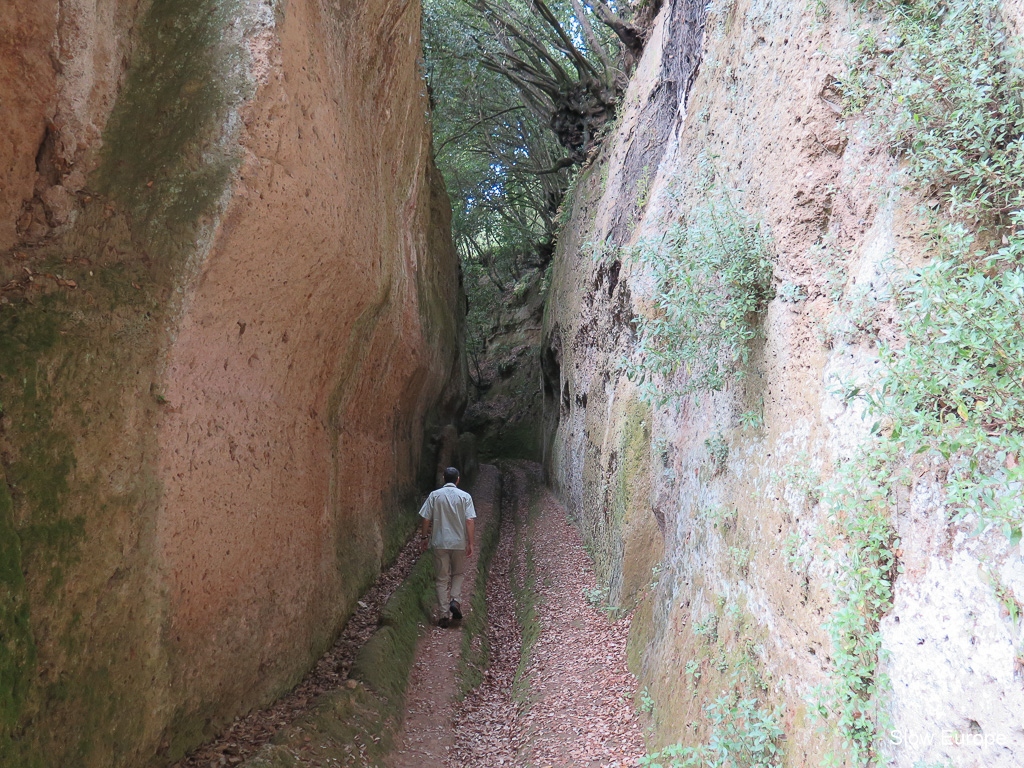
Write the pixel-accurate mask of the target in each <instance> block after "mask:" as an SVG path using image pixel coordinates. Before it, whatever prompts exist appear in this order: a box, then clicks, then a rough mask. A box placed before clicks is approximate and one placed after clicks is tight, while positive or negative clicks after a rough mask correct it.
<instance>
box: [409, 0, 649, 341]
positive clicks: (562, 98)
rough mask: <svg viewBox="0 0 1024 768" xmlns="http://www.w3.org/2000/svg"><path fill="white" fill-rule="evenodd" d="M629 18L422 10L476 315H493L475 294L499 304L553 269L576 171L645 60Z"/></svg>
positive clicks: (561, 6) (553, 2)
mask: <svg viewBox="0 0 1024 768" xmlns="http://www.w3.org/2000/svg"><path fill="white" fill-rule="evenodd" d="M632 17H633V10H632V8H630V7H628V6H623V7H622V8H618V7H616V6H615V5H614V4H610V3H607V2H604V0H425V2H424V16H423V44H424V68H425V74H426V77H427V82H428V87H429V90H430V97H431V107H432V111H433V124H434V147H435V155H436V161H437V164H438V166H439V168H440V169H441V171H442V173H443V174H444V176H445V180H446V182H447V184H448V189H449V194H450V196H451V200H452V209H453V235H454V237H455V242H456V247H457V248H458V250H459V253H460V256H461V258H462V260H463V265H464V269H465V271H466V273H467V278H468V280H467V283H468V285H469V290H470V301H471V309H472V307H473V304H474V303H476V304H478V305H479V304H481V303H483V304H486V303H488V301H487V297H486V296H481V295H476V296H474V289H477V288H478V287H479V286H482V289H483V290H485V291H490V292H491V294H492V296H491V300H494V296H493V294H495V293H500V292H502V291H505V290H507V289H508V288H509V287H510V286H511V285H512V284H513V283H514V282H515V281H516V280H517V279H518V278H519V276H521V275H522V274H523V273H524V271H526V270H529V269H535V268H542V267H544V266H545V265H546V264H547V263H548V261H550V258H551V255H552V253H553V251H554V237H555V233H556V230H557V226H558V222H557V218H558V210H559V206H560V205H561V203H562V200H563V198H564V197H565V193H566V190H567V189H568V188H569V185H570V182H571V179H572V176H573V174H574V173H575V169H576V167H577V166H578V165H579V164H581V163H583V162H584V161H585V160H586V158H587V157H588V155H589V154H590V153H591V152H592V151H593V149H594V147H595V146H596V144H597V143H598V141H599V140H600V137H601V135H602V131H603V129H605V127H606V126H607V124H608V123H609V122H610V121H611V120H612V119H613V118H614V116H615V111H616V108H617V105H618V101H619V99H620V98H621V96H622V92H623V90H624V89H625V86H626V82H627V77H628V74H629V71H630V69H631V68H632V65H633V63H634V62H635V60H636V58H637V56H638V55H639V53H640V51H641V49H642V46H643V42H644V35H643V32H642V27H641V26H640V25H638V24H636V23H634V22H633V21H631V20H630V19H631V18H632ZM481 281H482V282H481ZM471 325H472V323H471ZM471 331H472V328H471ZM471 347H472V339H471Z"/></svg>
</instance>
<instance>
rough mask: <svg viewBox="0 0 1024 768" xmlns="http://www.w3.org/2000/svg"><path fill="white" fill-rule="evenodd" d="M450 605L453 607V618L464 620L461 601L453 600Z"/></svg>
mask: <svg viewBox="0 0 1024 768" xmlns="http://www.w3.org/2000/svg"><path fill="white" fill-rule="evenodd" d="M448 607H449V608H450V609H451V612H452V618H454V619H455V620H456V621H462V606H461V605H459V601H458V600H452V601H451V603H450V604H449V605H448Z"/></svg>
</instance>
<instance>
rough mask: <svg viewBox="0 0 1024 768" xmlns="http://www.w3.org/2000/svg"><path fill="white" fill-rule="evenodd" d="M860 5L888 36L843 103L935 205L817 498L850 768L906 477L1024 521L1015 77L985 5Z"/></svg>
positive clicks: (1020, 80) (1023, 296)
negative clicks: (838, 460)
mask: <svg viewBox="0 0 1024 768" xmlns="http://www.w3.org/2000/svg"><path fill="white" fill-rule="evenodd" d="M866 5H867V6H868V7H869V8H872V9H875V10H879V11H882V12H883V13H884V17H885V25H884V31H879V27H877V26H867V27H865V31H864V32H862V36H861V41H860V46H859V52H858V59H857V60H856V61H855V62H854V65H853V66H852V67H851V71H850V73H849V74H848V76H847V77H846V78H844V80H843V83H842V85H843V88H844V90H845V94H846V99H847V106H848V108H850V109H853V110H861V109H862V110H864V111H865V112H866V113H867V114H869V115H871V116H872V117H873V118H874V121H875V124H876V126H877V127H878V128H879V130H881V131H882V133H883V136H884V139H885V140H886V142H887V143H888V145H889V147H890V149H891V151H893V152H894V153H898V154H903V155H904V156H905V157H906V159H907V165H908V168H909V172H910V174H909V176H910V181H911V183H912V184H913V185H914V186H915V187H916V188H917V189H918V190H919V191H921V192H923V193H925V194H928V195H931V196H933V197H932V199H931V200H930V204H929V207H928V208H929V210H928V211H927V212H926V214H925V216H926V218H927V219H928V220H930V223H931V230H930V234H931V238H932V239H931V245H932V253H931V258H930V260H929V261H928V262H927V263H926V264H925V265H924V266H921V267H919V268H916V269H913V270H908V271H904V272H903V274H902V275H901V276H900V277H898V278H897V279H896V280H895V281H894V294H893V297H892V300H893V301H894V302H895V304H896V306H897V309H898V312H897V313H896V317H897V321H896V322H897V327H896V331H897V332H896V334H895V339H896V340H895V341H887V342H886V343H883V344H881V345H880V346H881V352H880V357H881V362H882V365H881V366H880V370H881V372H880V374H879V375H878V376H877V377H876V378H875V380H873V381H871V382H868V383H867V384H862V385H858V386H850V387H848V388H847V390H846V393H845V395H846V397H848V398H861V399H862V400H863V401H864V403H865V405H866V412H867V414H868V416H869V417H870V418H871V419H873V420H874V422H875V423H874V426H873V427H872V429H871V437H870V439H869V440H868V441H867V442H866V443H865V444H864V445H862V446H861V448H860V449H859V450H858V451H857V452H856V454H855V455H854V456H853V457H851V458H850V459H849V460H848V461H846V462H844V463H843V464H841V465H840V466H839V467H837V470H836V472H835V475H834V477H833V479H832V481H831V482H830V483H829V485H828V486H827V488H826V492H825V495H824V497H823V502H824V504H825V506H826V508H827V509H828V510H829V520H830V523H831V525H830V531H829V537H830V542H831V544H832V545H833V546H835V545H837V544H838V547H836V555H835V556H836V560H837V564H838V566H839V567H838V569H837V575H836V581H835V593H836V603H837V606H838V607H837V610H836V613H835V615H834V616H833V618H832V620H831V621H830V623H829V632H830V635H831V637H832V642H833V646H834V654H833V660H834V663H835V669H834V674H833V682H832V685H831V687H830V688H828V689H827V690H822V691H819V692H818V694H817V701H816V702H815V704H814V706H813V707H812V711H814V712H816V713H817V714H818V715H820V716H821V717H822V718H823V719H824V720H825V722H826V724H827V725H828V726H829V727H831V728H834V729H835V730H836V735H837V736H838V739H839V741H840V743H841V744H842V746H843V750H844V752H845V755H843V756H833V762H840V761H845V762H846V763H847V764H851V765H854V766H868V765H871V764H872V763H873V761H874V760H875V757H876V744H877V741H878V737H879V735H880V733H881V731H882V729H883V728H884V726H885V724H884V712H885V706H884V705H885V698H886V692H887V681H886V679H885V676H884V674H883V673H882V671H881V666H880V655H881V653H882V647H881V639H880V637H879V634H878V623H879V621H880V619H881V617H882V616H884V615H885V613H886V612H887V611H888V610H890V608H891V605H892V599H893V587H892V584H893V581H894V579H895V578H896V576H897V574H898V573H899V566H898V563H897V558H896V554H895V552H896V549H897V547H898V540H897V538H896V533H895V530H894V528H893V524H892V510H893V509H894V508H895V506H896V504H897V501H898V498H899V496H900V494H904V495H905V494H907V493H909V492H910V489H911V486H912V484H913V477H914V473H913V470H914V469H915V468H916V469H917V470H918V471H925V470H930V471H933V472H934V471H936V470H937V471H938V476H939V477H940V478H942V480H943V489H944V493H945V504H946V507H947V509H948V510H949V511H950V512H951V515H952V517H953V518H954V519H960V520H970V521H973V522H974V524H975V527H976V530H978V531H982V530H985V529H987V528H989V527H993V526H995V527H998V528H1000V529H1002V530H1003V531H1004V532H1005V534H1006V535H1007V536H1008V538H1009V539H1010V541H1011V543H1017V542H1019V541H1020V538H1021V526H1022V516H1024V504H1022V490H1021V489H1022V487H1024V473H1022V471H1021V468H1020V466H1019V464H1020V460H1021V458H1022V453H1024V379H1022V375H1024V337H1022V334H1021V333H1020V328H1021V306H1022V305H1024V231H1022V230H1024V214H1022V213H1021V212H1020V211H1019V210H1016V209H1018V208H1020V207H1021V206H1022V205H1024V197H1022V193H1021V190H1022V188H1024V184H1022V179H1024V176H1022V174H1024V151H1022V149H1024V147H1022V135H1024V102H1022V99H1021V94H1022V92H1024V91H1022V87H1021V86H1022V85H1024V71H1022V70H1021V68H1020V66H1019V64H1018V63H1017V61H1016V59H1015V54H1014V53H1013V52H1012V51H1011V50H1010V49H1009V48H1008V46H1007V36H1006V32H1005V29H1004V27H1003V24H1002V22H1001V19H1000V15H999V3H997V2H995V0H982V1H981V2H973V1H969V0H945V1H942V0H909V1H908V2H895V1H894V0H872V1H871V2H868V3H866ZM968 225H969V226H970V228H969V226H968ZM972 229H974V230H978V231H981V232H982V233H984V235H985V239H986V241H987V244H984V243H979V242H978V240H979V238H978V237H977V235H976V234H974V232H972ZM861 330H863V331H865V332H868V333H871V332H873V331H874V330H875V329H874V328H873V323H872V322H867V323H864V324H863V327H862V328H861Z"/></svg>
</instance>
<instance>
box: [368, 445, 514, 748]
mask: <svg viewBox="0 0 1024 768" xmlns="http://www.w3.org/2000/svg"><path fill="white" fill-rule="evenodd" d="M498 482H499V477H498V470H497V468H496V467H494V466H492V465H490V464H485V465H483V466H481V467H480V473H479V475H478V476H477V478H476V482H475V483H474V484H473V488H472V489H471V490H472V493H473V505H474V507H475V508H476V513H477V524H476V537H475V540H474V542H473V546H474V549H473V554H472V555H470V557H469V558H468V560H467V563H466V581H465V584H464V585H463V588H462V606H463V611H464V612H465V613H466V616H467V618H468V614H469V611H470V610H472V609H471V607H470V606H471V603H472V599H473V588H474V585H475V583H476V571H477V558H478V555H479V553H480V537H481V534H482V532H483V530H484V527H485V526H486V525H487V522H488V519H489V518H490V517H491V516H493V515H496V514H498V510H497V509H495V508H494V502H495V497H496V495H497V488H498ZM427 556H428V557H429V555H427ZM460 629H461V625H460V624H458V623H456V624H454V625H453V626H451V627H448V628H442V627H438V626H432V627H430V628H428V629H427V631H426V633H425V634H424V636H423V637H422V638H421V639H420V642H419V644H418V645H417V647H416V661H415V662H414V663H413V668H412V674H411V675H410V677H409V685H408V688H406V693H405V718H404V720H403V722H402V728H401V730H400V731H399V733H398V735H397V736H396V738H395V750H394V752H392V753H391V755H390V758H389V759H388V762H387V766H388V768H424V767H425V766H429V765H442V764H443V762H444V760H445V758H446V756H447V755H448V754H449V753H450V751H451V749H452V746H453V744H454V739H455V734H454V732H453V731H452V720H453V718H454V716H455V697H456V694H457V692H458V689H459V682H458V680H457V679H456V670H457V667H458V663H459V656H460V652H461V646H462V632H461V631H460Z"/></svg>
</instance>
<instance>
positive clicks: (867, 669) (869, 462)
mask: <svg viewBox="0 0 1024 768" xmlns="http://www.w3.org/2000/svg"><path fill="white" fill-rule="evenodd" d="M897 480H898V478H897V477H896V476H895V465H894V464H893V462H892V457H891V455H884V452H883V451H881V450H879V447H878V446H875V448H874V449H873V450H866V449H862V450H861V451H860V452H859V453H858V455H857V456H855V457H854V458H853V459H852V460H850V461H848V462H846V463H845V464H843V465H841V466H840V467H839V468H838V471H837V473H836V475H835V477H834V478H833V481H832V482H831V483H830V484H829V486H828V487H827V489H826V496H825V499H824V503H825V505H826V507H827V508H828V510H829V522H830V523H831V527H832V530H833V531H834V532H835V533H836V535H835V536H834V537H830V540H831V541H832V546H833V547H836V548H837V553H836V557H837V559H838V561H839V565H840V567H839V568H838V569H837V571H836V575H835V582H834V590H835V601H836V606H837V607H836V611H835V613H834V614H833V615H832V617H831V618H830V619H829V622H828V632H829V636H830V638H831V640H832V663H833V673H832V683H831V687H829V688H827V689H822V690H818V691H816V692H815V695H814V696H813V697H812V712H813V713H815V714H817V715H819V716H820V717H821V718H822V719H823V720H824V722H825V723H826V724H827V725H828V726H829V728H831V729H834V731H835V732H836V734H837V736H838V739H839V742H840V744H841V745H842V748H843V751H844V752H845V753H846V755H847V756H848V757H849V759H850V760H851V761H852V764H853V765H858V766H867V765H870V764H871V762H872V760H873V759H874V757H875V748H876V742H877V740H878V736H879V734H880V733H881V731H882V730H883V729H884V726H885V722H884V717H883V712H884V704H885V696H886V692H887V690H888V680H887V679H886V677H885V675H884V674H883V673H882V672H881V670H880V667H879V658H880V653H881V650H882V640H881V636H880V635H879V633H878V623H879V621H880V620H881V618H882V616H884V615H885V614H886V613H887V612H888V611H889V609H890V608H891V607H892V599H893V587H892V585H893V581H894V580H895V578H896V575H897V573H898V571H899V567H898V565H897V562H896V552H895V550H896V548H897V545H898V540H897V538H896V532H895V530H894V529H893V527H892V521H891V514H890V507H891V505H892V504H893V500H894V495H895V493H896V490H895V489H896V488H897V487H898V485H899V484H898V482H897Z"/></svg>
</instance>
